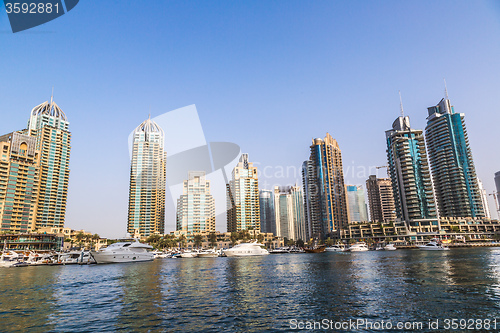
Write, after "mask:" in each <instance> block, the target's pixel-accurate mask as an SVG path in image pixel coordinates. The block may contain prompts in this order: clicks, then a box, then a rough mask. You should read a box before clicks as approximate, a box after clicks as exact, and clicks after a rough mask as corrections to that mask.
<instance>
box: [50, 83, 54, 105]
mask: <svg viewBox="0 0 500 333" xmlns="http://www.w3.org/2000/svg"><path fill="white" fill-rule="evenodd" d="M53 102H54V86H52V95H50V105H52V103H53Z"/></svg>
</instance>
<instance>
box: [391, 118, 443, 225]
mask: <svg viewBox="0 0 500 333" xmlns="http://www.w3.org/2000/svg"><path fill="white" fill-rule="evenodd" d="M386 142H387V161H388V165H389V174H390V176H391V182H392V189H393V194H394V202H395V208H396V215H397V217H398V218H400V219H401V220H403V221H406V222H408V223H409V222H410V221H411V220H418V219H435V218H437V214H436V207H435V203H434V197H433V191H432V182H431V175H430V171H429V165H428V162H427V154H426V150H425V142H424V136H423V133H422V130H415V129H412V128H411V127H410V118H409V117H407V116H406V117H405V116H400V117H398V118H397V119H396V120H395V121H394V123H393V124H392V129H390V130H388V131H386Z"/></svg>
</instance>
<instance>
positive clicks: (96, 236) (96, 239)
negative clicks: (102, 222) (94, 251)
mask: <svg viewBox="0 0 500 333" xmlns="http://www.w3.org/2000/svg"><path fill="white" fill-rule="evenodd" d="M99 239H101V236H99V235H98V234H93V235H92V247H93V246H94V243H97V242H98V241H99Z"/></svg>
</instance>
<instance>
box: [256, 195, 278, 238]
mask: <svg viewBox="0 0 500 333" xmlns="http://www.w3.org/2000/svg"><path fill="white" fill-rule="evenodd" d="M259 206H260V231H261V232H265V233H267V232H272V233H273V234H275V235H276V219H275V216H274V195H273V191H271V190H260V191H259Z"/></svg>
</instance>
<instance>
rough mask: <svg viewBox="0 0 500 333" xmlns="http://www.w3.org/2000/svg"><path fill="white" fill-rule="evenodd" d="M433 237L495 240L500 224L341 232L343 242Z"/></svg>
mask: <svg viewBox="0 0 500 333" xmlns="http://www.w3.org/2000/svg"><path fill="white" fill-rule="evenodd" d="M432 236H446V237H448V238H451V239H453V238H455V239H465V238H469V239H496V238H498V237H500V222H499V221H498V220H490V219H478V218H471V217H467V218H440V219H422V220H411V221H409V222H408V223H406V222H404V221H398V220H396V221H394V222H389V223H373V222H369V223H357V224H350V225H348V226H347V227H345V228H343V229H341V230H340V237H337V239H340V240H342V241H349V240H351V239H352V240H359V239H374V240H379V241H383V240H386V239H388V238H390V239H391V240H392V241H405V242H417V241H424V240H426V239H428V238H429V237H432Z"/></svg>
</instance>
